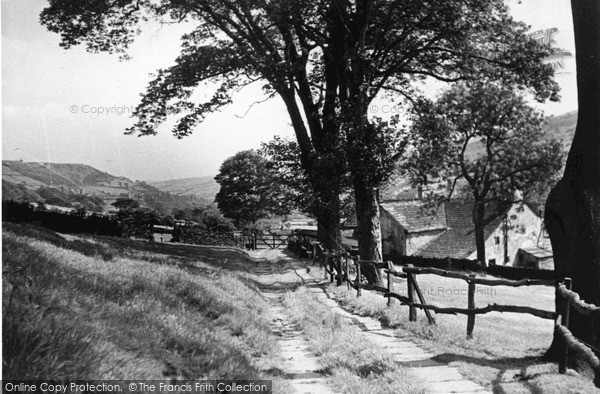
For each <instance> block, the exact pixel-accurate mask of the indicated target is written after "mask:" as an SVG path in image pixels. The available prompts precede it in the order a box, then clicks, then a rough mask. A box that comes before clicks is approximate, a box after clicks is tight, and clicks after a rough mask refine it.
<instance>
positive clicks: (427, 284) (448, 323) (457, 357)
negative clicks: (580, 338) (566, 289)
mask: <svg viewBox="0 0 600 394" xmlns="http://www.w3.org/2000/svg"><path fill="white" fill-rule="evenodd" d="M417 281H418V283H419V285H420V287H421V289H422V291H423V293H424V297H425V300H426V301H427V303H430V304H436V305H440V306H455V307H462V308H466V307H467V291H466V289H467V284H466V282H465V281H463V280H459V279H452V278H444V277H440V276H435V275H418V276H417ZM395 289H396V290H395V291H396V292H397V293H399V294H402V295H406V282H405V280H398V279H397V282H396V283H395ZM477 289H478V290H477V293H476V295H475V303H476V305H477V306H482V307H483V306H486V305H488V304H493V303H497V304H502V305H522V306H531V307H535V308H539V309H544V310H549V311H553V310H554V288H553V287H548V286H531V287H520V288H511V287H505V286H495V287H490V286H480V285H478V287H477ZM330 290H331V291H332V292H333V293H334V294H335V295H336V297H337V298H338V300H339V301H341V303H342V304H343V305H344V306H345V307H346V308H348V309H350V310H352V311H355V312H357V313H359V314H363V315H370V316H376V317H378V318H379V319H380V320H382V321H384V322H386V323H387V325H389V326H390V327H393V328H396V329H397V335H398V336H402V337H407V338H411V339H412V340H415V341H416V342H417V343H419V344H420V345H421V346H422V347H424V348H426V349H430V350H431V351H432V352H434V353H436V354H438V356H437V357H436V359H437V360H438V361H442V362H446V363H449V364H450V365H451V366H455V367H457V368H459V370H460V371H461V373H462V374H463V375H464V376H465V377H467V378H469V379H470V380H473V381H475V382H478V383H480V384H482V385H484V386H487V387H488V388H489V389H492V390H493V391H494V392H509V393H521V392H522V393H529V392H544V393H569V392H572V393H576V392H584V393H588V392H599V390H598V389H596V388H595V387H594V386H593V385H592V384H591V383H588V382H586V381H584V380H582V379H579V378H577V377H573V376H567V375H559V374H558V367H557V365H556V364H554V363H549V362H545V361H544V360H543V355H544V352H545V350H546V349H547V348H548V347H549V345H550V343H551V341H552V334H553V321H551V320H545V319H541V318H538V317H535V316H531V315H526V314H515V313H496V312H492V313H489V314H486V315H478V316H477V317H476V321H475V329H474V333H473V335H474V338H473V339H472V340H467V339H466V324H467V318H466V316H465V315H457V316H454V315H441V314H439V315H436V320H437V326H430V325H429V324H428V323H427V319H426V317H425V314H424V313H423V312H422V311H420V310H419V311H418V312H417V316H418V321H417V322H410V321H408V308H407V307H405V306H399V304H398V303H396V304H395V305H394V306H392V307H387V306H386V302H387V301H386V299H385V298H383V297H382V296H381V294H379V293H372V292H368V291H363V295H362V296H361V297H360V298H357V297H356V291H348V290H347V289H346V286H342V287H335V286H333V285H332V286H331V287H330Z"/></svg>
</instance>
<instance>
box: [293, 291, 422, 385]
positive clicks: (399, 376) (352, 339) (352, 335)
mask: <svg viewBox="0 0 600 394" xmlns="http://www.w3.org/2000/svg"><path fill="white" fill-rule="evenodd" d="M285 305H286V307H287V308H288V311H289V313H290V315H291V316H292V318H293V319H294V320H295V321H296V322H297V323H298V324H299V325H300V326H301V327H302V329H303V330H304V332H305V333H306V335H307V337H308V338H309V339H308V341H309V344H310V347H311V350H312V351H313V352H314V353H315V354H316V355H317V356H319V357H320V361H321V362H322V363H323V366H324V369H325V371H326V372H328V373H330V374H331V379H332V381H333V387H335V389H336V390H337V391H339V392H343V393H411V394H412V393H423V392H424V390H423V389H422V388H421V387H420V386H419V382H418V379H416V378H415V377H414V376H412V375H410V373H409V372H407V371H406V370H403V369H402V368H401V367H398V366H397V365H396V364H395V363H394V361H393V360H392V359H391V357H389V356H387V355H381V353H380V352H378V351H377V350H376V349H374V348H373V346H372V344H370V343H369V342H367V341H365V340H364V339H363V338H362V337H361V336H360V332H359V331H358V329H357V328H356V327H353V326H351V325H350V324H348V323H347V322H345V321H344V320H343V319H342V318H341V317H340V316H339V315H337V314H335V313H333V312H331V310H330V309H329V308H328V307H326V306H324V305H322V304H321V303H319V302H318V301H317V300H316V299H315V298H314V297H313V296H312V295H311V294H310V292H309V291H307V290H306V288H304V287H301V288H299V289H297V290H296V291H295V292H293V293H288V294H287V295H286V297H285Z"/></svg>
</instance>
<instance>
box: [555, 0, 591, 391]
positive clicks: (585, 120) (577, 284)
mask: <svg viewBox="0 0 600 394" xmlns="http://www.w3.org/2000/svg"><path fill="white" fill-rule="evenodd" d="M571 8H572V13H573V26H574V31H575V50H576V54H575V61H576V64H577V100H578V104H579V112H578V115H577V127H576V129H575V136H574V137H573V143H572V144H571V149H570V151H569V155H568V158H567V164H566V167H565V172H564V174H563V177H562V180H561V181H560V182H559V183H558V185H557V186H556V187H555V188H554V189H553V190H552V192H551V193H550V196H548V200H547V202H546V217H545V221H546V228H547V229H548V233H549V235H550V240H551V241H552V249H553V251H554V263H555V266H556V273H557V276H558V279H559V280H561V279H562V278H564V277H571V278H572V280H573V291H575V292H577V293H578V294H579V295H580V297H581V299H583V300H585V301H586V302H589V303H593V304H595V305H600V46H599V45H598V42H600V24H599V23H598V21H599V20H600V1H598V0H572V1H571ZM559 301H560V299H558V298H557V304H559V305H557V306H560V303H559ZM557 310H558V311H560V310H562V309H557ZM570 329H571V331H572V332H573V334H574V335H575V337H577V338H578V339H580V340H582V341H583V342H585V343H586V344H589V345H591V346H593V347H594V348H595V349H596V354H597V355H599V356H600V352H599V351H598V349H600V320H599V319H598V316H595V317H594V316H583V315H581V314H579V313H572V314H571V323H570ZM559 343H562V340H561V338H559V337H558V336H557V334H556V333H555V338H554V342H553V345H552V346H551V348H550V351H549V353H550V355H552V354H553V353H554V350H556V349H557V347H558V346H557V345H558V344H559ZM570 364H571V367H573V368H575V369H577V370H579V371H585V370H588V371H589V368H588V366H587V365H585V363H584V362H582V360H579V359H572V360H570ZM599 375H600V374H598V373H597V374H596V380H595V382H596V385H597V386H599V387H600V376H599Z"/></svg>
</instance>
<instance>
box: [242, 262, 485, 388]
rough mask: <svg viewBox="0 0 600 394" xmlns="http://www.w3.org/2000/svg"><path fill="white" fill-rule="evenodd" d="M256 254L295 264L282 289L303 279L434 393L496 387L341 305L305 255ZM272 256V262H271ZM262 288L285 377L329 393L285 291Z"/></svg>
mask: <svg viewBox="0 0 600 394" xmlns="http://www.w3.org/2000/svg"><path fill="white" fill-rule="evenodd" d="M252 256H253V257H255V258H256V257H260V258H262V259H265V265H264V267H265V269H267V270H268V271H269V272H270V273H272V270H273V262H275V261H278V263H277V264H278V266H279V268H280V270H281V272H284V271H287V272H288V275H289V272H290V270H291V271H292V272H293V274H294V275H293V276H292V277H291V278H290V277H289V276H288V280H289V282H287V285H284V283H286V281H280V282H279V284H280V286H281V287H280V289H279V290H280V291H283V292H284V291H286V290H293V288H295V287H297V286H300V285H303V286H307V287H308V288H309V290H310V291H311V292H312V293H313V294H314V295H315V297H316V299H317V300H319V301H320V302H321V303H322V304H324V305H326V306H328V307H329V308H330V309H331V310H332V311H334V312H335V313H337V314H339V315H340V316H342V317H343V318H344V319H346V320H347V321H348V322H349V323H350V324H352V325H354V326H356V327H357V328H358V329H359V330H360V331H361V333H362V335H363V337H364V338H365V340H367V341H369V342H370V343H372V344H373V345H374V346H377V347H379V348H380V349H381V351H382V352H386V353H388V354H389V355H390V356H392V357H393V359H394V360H395V361H396V362H397V363H398V364H400V365H402V366H403V367H406V368H407V369H409V370H410V372H411V373H412V374H413V375H415V376H416V377H418V378H419V379H420V380H421V381H422V382H423V383H424V386H425V387H426V390H427V392H430V393H491V391H488V390H486V389H484V388H483V387H482V386H480V385H478V384H476V383H473V382H471V381H469V380H466V379H465V378H463V377H462V375H461V374H460V373H459V371H458V370H457V369H456V368H453V367H449V366H448V365H446V364H442V363H439V362H437V361H435V360H433V358H434V357H435V355H434V354H431V353H429V352H427V351H425V350H423V349H421V348H420V347H419V346H417V345H416V344H415V343H413V342H412V341H410V339H409V338H399V337H397V336H396V335H395V333H394V330H391V329H388V328H384V327H382V325H381V323H380V322H379V321H378V320H376V319H373V318H370V317H364V316H358V315H355V314H352V313H350V312H348V311H346V310H344V309H342V308H341V307H340V306H339V305H338V303H337V302H336V301H335V300H334V299H333V298H331V295H330V294H328V293H327V291H326V285H327V284H328V282H327V281H323V280H322V275H321V273H320V272H318V270H314V269H313V272H311V273H309V272H307V269H306V264H305V263H303V262H301V261H300V260H297V259H294V258H291V257H289V256H287V255H285V254H284V253H283V252H282V251H258V252H253V253H252ZM266 261H269V262H270V263H267V262H266ZM263 293H264V294H265V296H267V297H268V298H269V299H270V300H271V305H272V310H271V311H272V316H273V325H272V327H273V331H274V332H275V333H276V335H278V336H279V337H280V338H281V339H280V346H281V349H282V352H283V358H284V359H285V360H287V361H286V365H285V366H284V367H283V368H282V370H283V371H284V373H285V374H286V377H289V379H290V380H291V383H292V385H293V386H294V388H296V390H297V392H302V393H330V392H332V391H331V388H328V387H327V386H326V384H325V377H324V376H323V375H322V374H320V373H319V365H318V360H317V358H316V357H314V356H312V355H311V354H310V352H309V351H308V349H307V343H306V339H305V338H304V336H303V333H302V331H301V330H300V329H299V328H298V327H297V326H295V325H293V324H292V322H291V321H290V320H289V317H288V316H287V315H286V313H285V310H284V309H283V308H282V305H281V300H280V297H281V295H282V294H281V292H279V291H277V289H275V288H273V287H265V289H263Z"/></svg>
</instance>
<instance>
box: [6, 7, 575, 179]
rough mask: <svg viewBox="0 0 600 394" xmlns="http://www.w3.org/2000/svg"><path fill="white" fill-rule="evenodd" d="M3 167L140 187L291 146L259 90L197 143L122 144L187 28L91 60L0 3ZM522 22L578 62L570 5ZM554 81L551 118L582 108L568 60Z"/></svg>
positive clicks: (278, 106) (152, 30) (276, 102)
mask: <svg viewBox="0 0 600 394" xmlns="http://www.w3.org/2000/svg"><path fill="white" fill-rule="evenodd" d="M0 4H1V24H2V26H1V31H2V43H1V50H2V158H3V159H4V160H24V161H39V162H62V163H84V164H89V165H91V166H93V167H96V168H98V169H100V170H102V171H106V172H109V173H111V174H113V175H120V176H126V177H128V178H130V179H133V180H145V181H157V180H165V179H174V178H187V177H196V176H209V175H210V176H212V175H215V174H216V173H217V172H218V170H219V166H220V165H221V163H222V162H223V161H224V160H225V159H226V158H227V157H230V156H232V155H233V154H235V153H236V152H238V151H241V150H244V149H253V148H258V147H259V146H260V143H261V142H267V141H269V140H271V139H272V138H273V136H274V135H281V136H283V137H289V138H293V130H292V129H291V126H290V121H289V117H288V115H287V112H286V111H285V107H284V105H283V102H282V101H281V100H280V99H279V98H273V99H271V100H269V101H267V102H265V103H261V104H257V105H254V106H252V107H251V109H250V110H248V109H249V107H250V106H251V105H252V104H253V103H254V102H256V101H259V100H262V99H263V98H264V97H263V95H262V92H261V90H260V83H256V84H254V85H250V86H248V87H246V88H244V89H243V90H241V91H240V92H238V93H236V94H235V95H234V97H233V101H234V102H233V104H232V105H230V106H229V107H227V108H226V109H224V110H222V111H220V112H218V113H215V114H212V115H210V116H209V117H207V119H206V120H205V121H204V122H203V123H202V124H201V125H199V126H198V127H197V128H196V130H195V131H194V133H193V134H192V135H191V136H188V137H185V138H183V139H176V138H175V137H173V136H172V134H171V132H170V128H171V125H172V122H167V123H166V124H164V125H163V126H161V127H160V128H159V130H158V134H157V135H155V136H144V137H137V136H128V135H124V134H123V132H124V130H125V128H127V127H128V126H131V125H132V124H133V120H132V119H131V118H130V117H129V116H128V115H130V114H131V110H132V109H133V108H134V107H135V106H136V105H137V104H138V102H139V98H140V97H139V95H140V93H142V92H143V91H144V89H145V87H146V85H147V84H148V82H149V81H150V80H151V76H150V74H151V73H153V72H155V71H156V70H157V69H159V68H164V67H169V66H170V65H172V64H173V62H174V59H175V57H176V56H177V54H178V53H179V48H180V47H179V38H180V37H181V35H182V34H184V33H186V32H187V31H188V30H189V29H190V27H189V26H185V25H166V26H165V25H159V24H149V25H146V26H144V29H143V33H142V35H141V36H140V37H138V39H137V40H136V42H135V43H134V45H133V46H132V47H131V49H130V51H129V54H130V55H131V57H132V59H131V60H129V61H119V59H118V57H117V56H116V55H110V54H90V53H87V52H86V51H85V50H84V49H83V48H81V47H75V48H71V49H69V50H65V49H63V48H61V47H60V46H59V42H60V40H59V36H58V35H56V34H54V33H51V32H48V31H47V30H46V29H45V28H44V27H43V26H41V25H40V24H39V14H40V12H41V10H42V9H43V8H44V7H45V6H46V1H44V0H2V1H1V3H0ZM508 4H509V6H510V7H511V11H512V12H513V15H514V16H515V18H517V19H519V20H523V21H525V22H526V23H528V24H530V25H531V26H532V31H537V30H545V29H549V28H557V29H558V31H557V32H556V33H555V35H554V37H553V38H554V40H555V41H556V46H557V47H560V48H562V49H565V50H567V51H569V52H571V53H572V54H574V43H573V32H572V23H571V18H570V5H569V1H568V0H522V1H517V0H509V1H508ZM564 65H565V67H564V69H560V73H559V74H557V77H556V79H557V81H558V82H559V84H560V85H561V88H562V92H561V95H562V97H563V99H562V101H561V103H559V104H555V103H549V104H544V105H542V106H540V108H541V109H543V110H544V111H545V112H546V114H547V115H559V114H562V113H565V112H569V111H572V110H574V109H576V107H577V103H576V90H575V66H574V60H573V58H572V57H568V56H567V57H566V58H565V59H564Z"/></svg>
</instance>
